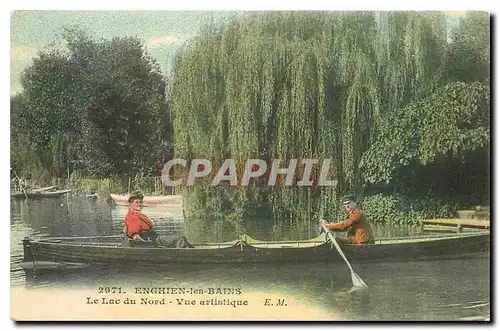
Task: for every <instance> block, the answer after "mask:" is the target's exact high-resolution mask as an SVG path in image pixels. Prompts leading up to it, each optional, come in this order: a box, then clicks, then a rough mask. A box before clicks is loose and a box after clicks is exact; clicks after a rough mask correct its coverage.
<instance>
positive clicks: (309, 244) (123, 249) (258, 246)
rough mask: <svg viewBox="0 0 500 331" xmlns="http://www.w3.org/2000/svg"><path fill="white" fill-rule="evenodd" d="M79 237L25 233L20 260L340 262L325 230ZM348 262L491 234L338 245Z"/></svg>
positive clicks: (483, 246) (472, 248) (448, 250)
mask: <svg viewBox="0 0 500 331" xmlns="http://www.w3.org/2000/svg"><path fill="white" fill-rule="evenodd" d="M93 240H96V242H95V243H92V242H91V241H92V240H90V239H81V240H79V239H78V238H76V239H74V240H68V241H67V242H63V241H62V240H58V239H44V240H33V239H30V238H25V240H24V241H23V245H24V262H32V261H45V262H54V263H82V264H87V265H88V264H130V263H134V264H155V265H158V264H178V263H189V264H196V263H229V264H241V263H303V262H321V261H325V262H326V261H328V262H339V263H343V260H342V259H341V257H340V255H339V254H338V252H337V251H336V249H335V247H334V246H333V244H332V243H331V242H330V241H328V240H326V239H325V237H324V235H323V236H320V237H318V238H314V239H311V240H308V241H295V242H292V241H290V242H264V241H257V240H253V239H251V238H250V237H246V236H245V235H243V236H241V238H240V239H238V240H236V241H234V242H230V243H220V244H198V245H195V248H160V247H153V246H152V245H151V244H150V243H138V244H136V246H135V247H130V246H128V245H126V246H123V245H121V244H120V241H122V240H123V238H120V237H115V242H114V243H113V242H111V243H110V242H107V243H103V242H99V240H100V241H102V239H98V238H96V237H94V239H93ZM341 247H342V250H343V251H344V253H345V254H346V256H347V258H348V259H349V260H351V261H352V262H363V263H368V262H397V261H415V260H427V259H448V258H459V257H464V256H468V255H471V254H477V253H481V252H489V249H490V235H489V233H482V234H467V235H455V236H449V237H442V238H435V239H432V238H430V239H421V240H419V241H415V240H413V239H412V241H411V242H404V240H400V241H398V240H387V241H385V242H384V241H380V242H379V243H376V244H372V245H348V244H341Z"/></svg>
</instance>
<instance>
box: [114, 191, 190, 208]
mask: <svg viewBox="0 0 500 331" xmlns="http://www.w3.org/2000/svg"><path fill="white" fill-rule="evenodd" d="M110 196H111V199H113V201H114V203H115V204H117V205H119V206H128V198H129V196H128V195H124V194H113V193H111V194H110ZM167 205H168V206H182V196H181V195H145V196H144V200H143V206H144V207H153V206H167Z"/></svg>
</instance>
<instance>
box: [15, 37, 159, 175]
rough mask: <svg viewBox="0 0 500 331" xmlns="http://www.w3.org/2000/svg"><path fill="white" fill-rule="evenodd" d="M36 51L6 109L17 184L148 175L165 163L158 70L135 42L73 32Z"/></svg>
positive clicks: (136, 40)
mask: <svg viewBox="0 0 500 331" xmlns="http://www.w3.org/2000/svg"><path fill="white" fill-rule="evenodd" d="M64 41H65V43H66V47H65V48H64V49H63V50H62V48H61V47H53V48H51V49H48V50H45V51H41V52H40V53H39V54H38V56H37V57H36V58H34V61H33V64H32V65H31V66H30V67H29V68H28V69H26V71H25V72H24V73H23V76H22V83H23V88H24V90H23V93H22V94H20V95H18V96H16V97H15V99H14V100H13V102H12V106H11V123H12V130H11V143H12V145H11V146H12V156H13V157H12V165H13V168H14V169H16V170H17V172H18V173H19V174H21V175H22V176H28V177H30V176H33V177H48V178H51V177H67V176H68V175H69V174H68V172H73V171H75V170H78V171H79V173H80V174H81V175H84V176H88V177H109V176H112V175H115V174H124V173H125V174H135V173H138V172H144V173H149V172H150V171H151V170H152V169H153V167H154V165H155V162H158V161H159V160H161V158H162V156H164V155H165V150H166V147H165V142H166V139H167V135H168V126H169V123H168V113H167V109H166V101H165V94H164V90H165V84H164V80H163V77H162V76H161V74H160V72H159V69H158V67H157V65H156V64H155V63H154V61H153V60H152V58H151V57H150V56H149V55H148V54H146V53H145V52H144V50H143V45H142V44H141V41H140V40H138V39H136V38H114V39H111V40H103V41H94V40H92V39H90V38H89V37H88V36H86V35H85V34H83V33H82V32H80V31H78V30H71V31H68V32H67V33H66V36H65V39H64Z"/></svg>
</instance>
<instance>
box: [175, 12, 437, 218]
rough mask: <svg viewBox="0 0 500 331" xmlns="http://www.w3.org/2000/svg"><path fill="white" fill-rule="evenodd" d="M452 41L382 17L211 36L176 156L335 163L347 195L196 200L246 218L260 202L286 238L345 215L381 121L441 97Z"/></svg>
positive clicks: (202, 51) (318, 191)
mask: <svg viewBox="0 0 500 331" xmlns="http://www.w3.org/2000/svg"><path fill="white" fill-rule="evenodd" d="M443 31H445V22H444V19H443V17H442V16H441V15H439V14H432V15H431V14H429V15H427V14H419V13H384V14H376V13H372V12H371V13H368V12H356V13H342V12H330V13H329V12H323V13H314V12H278V13H259V14H255V15H250V16H249V17H246V18H245V19H240V20H235V21H232V22H229V23H227V24H226V25H223V26H220V27H219V28H213V27H212V28H207V29H204V32H203V33H202V34H201V36H200V37H199V38H196V39H194V40H192V41H191V42H190V43H189V44H188V45H186V46H185V47H184V48H183V50H182V51H181V53H180V54H179V56H178V58H177V60H176V65H175V69H174V76H173V79H174V85H173V98H172V102H173V107H172V116H173V127H174V132H175V134H174V148H175V153H176V156H177V157H182V158H202V157H206V158H210V159H212V160H214V161H215V162H221V160H223V159H224V158H233V159H236V160H240V161H244V160H246V159H247V158H266V159H273V158H279V159H281V160H287V159H290V158H317V159H319V160H323V159H326V158H329V159H332V161H333V162H332V168H333V170H332V173H333V176H336V177H337V179H338V180H339V185H338V186H337V187H330V188H312V189H308V188H305V189H300V188H295V189H290V188H286V187H275V188H258V189H259V194H253V193H255V192H256V191H255V190H257V188H255V187H248V188H232V189H230V190H218V189H217V188H206V189H201V188H195V189H191V190H189V191H188V192H186V194H187V197H188V200H189V199H194V200H193V201H194V202H193V203H192V205H193V206H198V207H196V208H207V206H209V205H210V204H211V202H210V201H211V199H212V200H213V199H221V198H222V200H224V201H226V202H228V203H230V204H232V206H233V209H234V210H239V211H240V212H239V213H240V214H241V215H240V216H241V217H243V215H244V212H245V211H248V210H245V208H244V206H248V205H253V204H251V203H250V202H249V201H250V200H252V203H254V202H256V201H257V200H258V204H259V203H260V204H261V206H263V207H262V208H268V209H269V210H271V211H272V212H271V213H272V215H273V217H274V222H275V225H276V226H278V227H280V226H281V225H283V224H286V223H288V224H292V225H299V226H304V225H305V224H309V222H310V219H307V218H317V217H319V216H325V217H328V216H333V215H335V214H336V213H337V212H338V209H337V204H338V199H339V195H341V194H344V193H346V191H348V190H352V191H355V192H358V193H359V192H361V190H362V184H363V180H362V174H361V172H360V168H359V163H360V160H361V157H362V155H363V153H364V152H365V151H366V150H367V149H368V148H369V146H370V144H371V140H372V135H373V132H374V130H375V127H376V124H377V119H378V118H379V116H380V115H381V114H387V113H390V112H392V111H394V110H395V109H400V108H401V107H403V106H405V105H407V104H409V103H411V102H414V101H415V100H419V99H421V98H422V97H424V96H425V95H426V93H428V91H429V90H432V89H431V88H430V86H429V84H428V83H429V82H430V81H432V82H433V83H435V84H436V85H439V82H440V80H439V79H437V78H436V72H439V70H438V69H439V67H440V59H441V56H442V55H441V54H442V46H440V45H442V43H443V40H444V39H443V38H445V35H444V33H443ZM438 78H439V77H438ZM210 192H211V193H210ZM242 192H244V193H242ZM236 196H238V197H239V198H238V199H236V198H235V197H236ZM250 197H252V198H250ZM217 201H219V200H217ZM188 203H189V201H188ZM307 211H312V215H311V213H307V215H306V212H307ZM242 213H243V214H242ZM221 215H222V214H221ZM219 216H220V215H219ZM233 216H234V215H233ZM233 216H231V217H233ZM221 217H224V216H221ZM229 218H230V217H228V218H226V222H227V223H230V222H233V223H234V219H232V221H229Z"/></svg>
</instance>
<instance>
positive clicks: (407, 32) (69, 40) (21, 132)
mask: <svg viewBox="0 0 500 331" xmlns="http://www.w3.org/2000/svg"><path fill="white" fill-rule="evenodd" d="M489 24H490V22H489V16H488V14H487V13H480V12H471V13H468V14H467V15H466V16H464V17H463V18H461V19H460V22H459V24H458V25H456V26H455V25H453V26H451V25H450V24H449V23H448V22H447V20H446V16H445V14H444V13H438V12H384V13H374V12H261V13H252V14H248V15H245V16H244V17H240V18H238V19H235V20H232V21H228V22H226V23H223V24H222V23H213V24H211V25H208V26H206V27H205V28H204V29H203V31H202V32H201V34H200V35H199V36H198V37H196V38H193V39H191V40H190V41H189V42H188V43H186V44H185V45H184V47H183V48H182V49H181V51H180V52H179V53H178V54H177V57H176V59H175V65H174V70H173V73H172V75H171V76H169V77H162V76H161V74H160V72H159V69H158V67H157V65H156V64H155V62H154V61H153V60H152V58H151V57H150V56H149V55H148V54H147V53H146V52H145V51H144V48H143V45H142V43H141V41H140V40H138V39H136V38H128V37H127V38H114V39H111V40H100V41H95V40H92V39H91V38H89V37H88V36H86V35H85V34H83V33H81V32H79V31H69V32H68V33H67V34H66V36H65V38H64V42H65V44H66V48H64V50H61V48H60V47H59V48H57V47H55V48H51V49H48V50H45V51H42V52H40V53H39V54H38V56H37V57H36V58H35V59H34V62H33V64H32V65H31V66H30V67H29V68H28V69H27V70H26V71H25V73H24V74H23V87H24V91H23V93H22V94H20V95H17V96H15V97H14V98H12V100H11V162H12V167H13V168H14V169H15V170H16V171H17V172H18V173H19V174H21V175H22V176H29V175H31V176H36V177H46V178H51V177H63V176H67V175H69V174H68V172H69V173H73V175H72V176H71V177H72V178H74V179H75V181H78V180H80V179H81V178H83V177H91V178H103V177H107V178H109V179H110V181H109V183H108V182H106V183H104V184H103V186H105V187H108V189H115V188H116V187H115V186H118V185H121V187H123V185H124V184H123V183H124V178H128V177H131V178H132V179H133V184H132V185H133V188H142V189H143V190H153V189H154V190H156V187H154V188H153V187H152V186H151V184H150V183H147V180H145V176H146V177H147V176H148V175H149V174H151V173H152V172H153V171H155V170H156V171H157V170H158V168H157V165H158V163H159V161H160V160H162V159H164V158H165V157H166V156H167V157H171V155H169V152H170V151H169V150H168V148H167V147H168V146H170V143H172V145H173V149H174V153H175V156H176V157H180V158H185V159H193V158H208V159H210V160H211V161H212V162H213V164H214V167H215V168H217V167H218V166H220V165H221V164H222V162H223V160H225V159H227V158H233V159H236V160H237V161H238V162H241V163H243V162H244V161H245V160H246V159H249V158H261V159H265V160H268V161H269V160H271V159H275V158H276V159H281V160H283V161H286V160H289V159H304V158H314V159H318V160H319V162H320V163H321V162H322V160H324V159H332V164H331V166H330V174H329V177H330V178H336V179H337V180H338V181H339V184H338V185H337V186H336V187H317V186H313V187H291V188H290V187H284V186H282V185H278V186H276V187H273V188H269V187H266V186H263V185H255V184H252V185H250V186H248V187H231V188H227V187H225V186H219V187H212V186H209V185H207V184H201V183H198V184H197V185H195V186H193V187H190V188H185V189H184V191H183V192H182V193H183V194H184V195H185V197H186V208H187V210H186V211H187V214H188V216H189V219H190V226H192V227H194V228H198V229H202V230H203V231H209V232H214V236H212V237H214V238H217V237H218V236H221V235H222V234H223V233H225V232H226V231H237V232H240V231H243V230H245V229H248V228H251V227H252V226H254V225H255V224H253V223H252V222H254V221H251V220H253V219H260V220H261V221H258V222H262V226H268V230H269V231H270V232H273V233H274V232H276V233H279V232H280V229H282V228H283V227H291V228H293V229H294V231H297V233H305V232H307V231H305V232H304V230H305V229H310V228H311V225H312V224H314V223H316V221H317V220H318V219H319V218H320V217H325V218H327V219H331V220H338V219H340V218H342V217H343V215H342V211H341V210H340V209H339V206H338V202H339V198H340V196H341V195H343V194H346V193H348V192H350V193H354V194H356V195H357V196H358V198H362V197H363V196H364V199H362V201H363V208H366V210H367V213H368V214H369V215H370V216H371V217H372V218H373V221H375V222H378V223H393V224H394V223H411V222H414V221H416V220H417V219H418V218H421V217H446V216H453V214H454V212H455V211H456V209H457V208H459V207H469V206H470V205H473V204H480V203H484V204H488V203H489V201H488V196H489V177H488V176H489V148H490V115H489V114H490V111H489V108H490V101H489V100H490V90H489V84H490V71H489V67H490V48H489V47H490V46H489V44H490V27H489ZM166 81H168V82H169V84H168V86H166V83H165V82H166ZM170 121H171V122H170ZM79 183H80V184H79V185H83V184H82V183H83V182H82V181H81V180H80V182H79ZM115 183H121V184H116V185H115ZM153 186H155V185H153ZM382 191H383V192H384V195H381V194H377V193H378V192H382ZM464 195H468V198H467V199H464V198H462V197H463V196H464ZM459 196H460V197H459ZM256 222H257V221H256Z"/></svg>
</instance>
